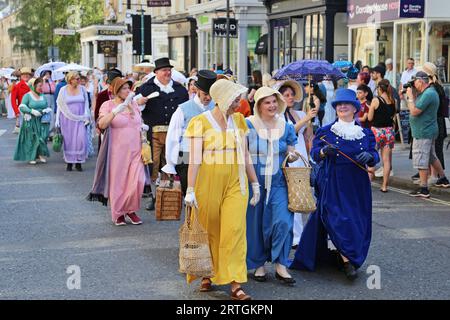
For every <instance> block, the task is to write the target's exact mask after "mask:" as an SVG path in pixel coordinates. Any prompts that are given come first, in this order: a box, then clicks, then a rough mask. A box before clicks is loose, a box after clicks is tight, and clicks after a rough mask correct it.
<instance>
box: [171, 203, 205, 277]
mask: <svg viewBox="0 0 450 320" xmlns="http://www.w3.org/2000/svg"><path fill="white" fill-rule="evenodd" d="M198 219H199V218H198V211H197V209H196V208H191V207H190V206H186V210H185V221H184V224H183V225H182V226H181V227H180V230H179V236H180V252H179V263H180V268H179V271H180V272H181V273H186V274H188V275H192V276H196V277H202V278H212V277H214V267H213V263H212V257H211V251H210V248H209V240H208V233H207V232H206V231H205V230H204V229H203V227H202V225H201V224H200V222H199V221H198Z"/></svg>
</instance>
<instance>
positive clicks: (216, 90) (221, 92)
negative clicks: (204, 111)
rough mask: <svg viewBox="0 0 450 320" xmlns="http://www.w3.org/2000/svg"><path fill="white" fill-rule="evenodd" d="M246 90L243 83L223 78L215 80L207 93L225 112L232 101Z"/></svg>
mask: <svg viewBox="0 0 450 320" xmlns="http://www.w3.org/2000/svg"><path fill="white" fill-rule="evenodd" d="M246 92H247V88H246V87H244V86H243V85H240V84H238V83H234V82H233V81H228V80H225V79H220V80H217V81H216V82H214V84H213V85H212V86H211V88H210V89H209V95H210V96H211V98H212V99H213V100H214V101H215V103H216V105H217V106H218V107H219V109H220V111H222V112H227V111H228V109H229V108H230V106H231V104H232V103H233V101H234V100H236V98H237V97H239V96H241V95H242V94H244V93H246Z"/></svg>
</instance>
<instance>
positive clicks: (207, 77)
mask: <svg viewBox="0 0 450 320" xmlns="http://www.w3.org/2000/svg"><path fill="white" fill-rule="evenodd" d="M197 78H198V80H197V81H195V83H194V85H195V86H196V87H197V88H199V89H200V90H202V91H203V92H205V93H208V94H209V89H210V88H211V86H212V85H213V83H214V82H216V79H217V75H216V73H215V72H214V71H211V70H200V71H199V72H198V73H197Z"/></svg>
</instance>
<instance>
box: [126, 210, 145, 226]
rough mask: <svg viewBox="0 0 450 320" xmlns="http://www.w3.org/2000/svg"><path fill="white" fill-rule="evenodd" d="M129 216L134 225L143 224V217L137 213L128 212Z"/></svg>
mask: <svg viewBox="0 0 450 320" xmlns="http://www.w3.org/2000/svg"><path fill="white" fill-rule="evenodd" d="M127 216H128V219H130V220H131V223H132V224H134V225H137V224H142V220H141V218H139V217H138V215H137V214H136V213H134V212H132V213H128V214H127Z"/></svg>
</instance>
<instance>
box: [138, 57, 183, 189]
mask: <svg viewBox="0 0 450 320" xmlns="http://www.w3.org/2000/svg"><path fill="white" fill-rule="evenodd" d="M172 68H173V66H172V65H171V64H170V61H169V58H160V59H157V60H155V70H154V72H155V76H154V77H152V78H150V80H148V81H147V82H146V83H144V84H143V85H142V86H140V87H139V90H138V93H140V94H142V96H144V97H148V96H149V95H150V94H152V93H154V92H158V93H159V96H158V97H156V98H153V99H149V100H148V101H147V103H146V104H145V108H144V109H143V111H142V118H143V120H144V123H145V124H146V125H148V126H149V127H150V130H149V131H148V134H147V137H148V140H149V141H150V142H151V146H152V155H153V168H152V174H151V179H152V181H153V182H155V181H156V179H157V178H158V173H159V170H160V169H161V168H162V167H163V166H164V165H165V164H166V157H165V146H166V136H167V131H168V129H169V123H170V119H171V118H172V115H173V114H174V113H175V111H176V109H177V108H178V106H179V105H180V104H182V103H183V102H185V101H187V100H188V99H189V95H188V92H187V90H186V88H184V87H183V86H182V85H181V84H179V83H178V82H176V81H173V80H172ZM164 178H165V177H163V179H164ZM152 189H154V186H153V187H152ZM154 191H155V190H152V193H153V196H155V194H156V193H155V192H154Z"/></svg>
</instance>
